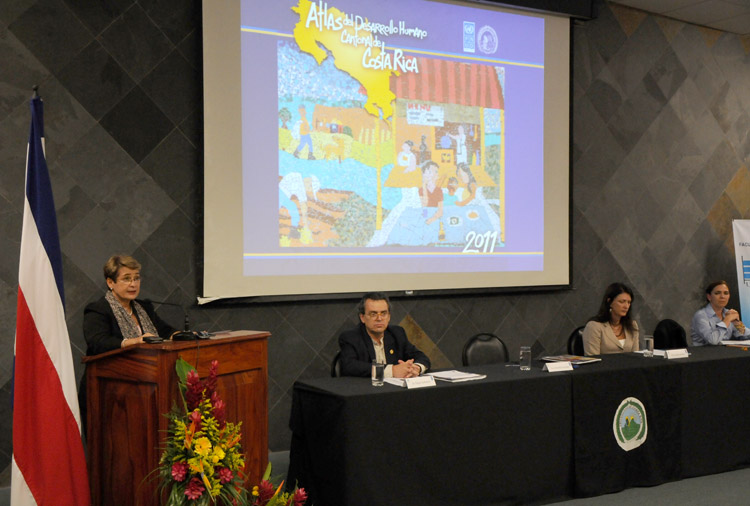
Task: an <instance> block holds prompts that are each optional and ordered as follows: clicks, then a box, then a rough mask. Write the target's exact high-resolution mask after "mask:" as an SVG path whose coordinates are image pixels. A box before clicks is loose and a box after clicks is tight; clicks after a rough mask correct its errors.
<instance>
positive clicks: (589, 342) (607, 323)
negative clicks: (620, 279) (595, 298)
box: [583, 283, 639, 356]
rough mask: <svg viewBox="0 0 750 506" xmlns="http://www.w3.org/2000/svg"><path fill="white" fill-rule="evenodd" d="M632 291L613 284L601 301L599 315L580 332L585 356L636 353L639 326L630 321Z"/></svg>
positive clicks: (620, 284)
mask: <svg viewBox="0 0 750 506" xmlns="http://www.w3.org/2000/svg"><path fill="white" fill-rule="evenodd" d="M632 307H633V291H632V290H631V289H630V288H628V287H627V286H625V285H624V284H622V283H612V284H611V285H609V286H608V287H607V289H606V290H605V292H604V297H603V298H602V303H601V306H600V307H599V312H598V313H596V315H595V316H594V317H592V318H591V320H590V321H589V322H588V323H587V324H586V328H584V329H583V351H584V353H585V354H586V355H587V356H588V355H604V354H606V353H623V352H627V351H638V349H639V345H638V324H637V323H636V321H635V320H633V319H632V318H631V317H630V311H631V309H632Z"/></svg>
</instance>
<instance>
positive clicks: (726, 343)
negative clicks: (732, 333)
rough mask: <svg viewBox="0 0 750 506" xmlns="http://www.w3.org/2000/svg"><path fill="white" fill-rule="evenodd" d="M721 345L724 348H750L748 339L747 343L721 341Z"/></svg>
mask: <svg viewBox="0 0 750 506" xmlns="http://www.w3.org/2000/svg"><path fill="white" fill-rule="evenodd" d="M721 344H723V345H724V346H743V347H748V348H750V339H748V340H747V341H722V342H721Z"/></svg>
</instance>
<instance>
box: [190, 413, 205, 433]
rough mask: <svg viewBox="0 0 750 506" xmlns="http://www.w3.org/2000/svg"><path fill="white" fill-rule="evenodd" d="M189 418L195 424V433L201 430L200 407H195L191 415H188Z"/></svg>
mask: <svg viewBox="0 0 750 506" xmlns="http://www.w3.org/2000/svg"><path fill="white" fill-rule="evenodd" d="M188 419H189V420H190V421H191V422H193V424H195V430H194V431H193V432H194V433H195V432H198V431H199V430H201V427H202V425H201V412H200V410H199V409H194V410H193V412H192V413H190V416H188ZM191 425H192V424H191Z"/></svg>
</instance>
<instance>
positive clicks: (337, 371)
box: [331, 351, 341, 378]
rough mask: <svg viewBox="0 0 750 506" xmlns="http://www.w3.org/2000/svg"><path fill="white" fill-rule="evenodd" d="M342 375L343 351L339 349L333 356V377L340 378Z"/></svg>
mask: <svg viewBox="0 0 750 506" xmlns="http://www.w3.org/2000/svg"><path fill="white" fill-rule="evenodd" d="M340 377H341V352H340V351H337V352H336V356H335V357H333V362H331V378H340Z"/></svg>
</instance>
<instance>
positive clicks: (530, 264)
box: [227, 0, 567, 276]
mask: <svg viewBox="0 0 750 506" xmlns="http://www.w3.org/2000/svg"><path fill="white" fill-rule="evenodd" d="M242 5H243V6H242V13H241V15H242V19H241V28H240V29H241V32H242V33H241V44H242V104H241V106H242V141H243V153H242V159H243V166H242V189H243V191H242V195H243V244H244V252H243V257H244V264H243V272H244V275H245V276H287V275H294V274H313V275H318V274H319V275H325V274H342V273H344V274H346V273H361V272H368V270H371V269H375V272H374V273H377V272H381V271H383V270H385V271H387V272H389V273H400V272H403V273H407V272H418V273H426V274H429V273H444V272H454V273H461V272H483V271H486V272H495V271H541V270H542V269H543V268H544V253H543V252H544V192H545V191H549V189H545V188H544V184H543V181H544V163H543V162H544V161H543V144H544V138H543V137H544V136H543V131H544V130H543V129H544V125H543V107H544V19H542V18H539V17H530V16H524V15H518V14H508V13H503V12H498V11H490V10H483V9H477V8H469V7H465V6H460V5H452V4H447V3H438V2H425V1H424V0H411V1H409V0H404V1H389V0H380V1H369V0H356V1H355V0H349V1H346V0H340V1H336V0H334V1H329V2H324V1H318V2H311V1H309V0H292V1H284V0H278V1H274V2H264V3H263V4H259V2H243V4H242ZM227 29H231V27H227ZM565 191H567V189H565ZM375 262H377V264H376V265H377V267H373V265H374V263H375Z"/></svg>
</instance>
